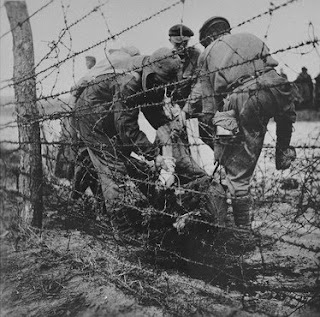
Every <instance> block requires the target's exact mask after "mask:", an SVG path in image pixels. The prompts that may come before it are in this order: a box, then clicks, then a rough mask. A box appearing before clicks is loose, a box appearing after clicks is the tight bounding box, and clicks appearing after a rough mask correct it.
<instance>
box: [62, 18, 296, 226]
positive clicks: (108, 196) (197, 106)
mask: <svg viewBox="0 0 320 317" xmlns="http://www.w3.org/2000/svg"><path fill="white" fill-rule="evenodd" d="M192 36H194V32H193V31H192V30H191V29H190V28H188V27H187V26H185V25H182V24H177V25H174V26H173V27H171V28H170V30H169V41H170V43H171V44H172V46H173V47H172V48H160V49H158V50H156V51H155V52H154V53H153V54H151V55H150V56H145V55H141V54H140V52H139V50H138V49H136V48H135V47H125V48H121V49H119V50H112V51H111V52H110V55H108V56H107V57H106V59H104V60H102V61H101V62H98V63H97V64H96V65H95V66H94V67H93V68H91V69H90V70H89V72H88V73H87V74H86V75H85V76H84V77H83V78H82V79H81V80H80V81H79V82H78V83H77V85H76V86H74V87H72V89H71V95H72V96H71V99H70V106H71V107H72V109H73V111H72V116H71V117H70V118H68V127H67V128H66V127H63V133H62V134H63V138H64V139H65V140H68V141H70V140H71V143H72V142H74V144H76V146H74V147H73V148H72V151H69V152H68V151H66V149H63V151H60V152H59V153H60V154H59V153H58V155H60V156H61V155H62V154H61V153H64V155H65V156H67V157H68V159H69V160H71V161H74V162H75V167H72V171H71V172H70V173H69V175H70V177H71V176H73V183H74V189H75V190H74V194H73V197H74V198H77V197H79V195H81V194H82V193H83V192H84V191H85V189H86V187H88V186H91V189H92V191H93V192H94V193H95V194H97V193H98V192H99V190H100V192H101V194H102V196H103V200H104V205H105V209H106V212H107V213H116V212H117V210H120V209H121V206H122V204H123V202H124V201H125V195H126V188H125V187H126V185H125V184H127V183H128V179H130V181H131V182H133V183H134V184H135V186H136V188H138V189H139V190H140V191H141V192H142V193H143V194H144V195H145V196H146V197H147V198H148V199H149V201H150V203H151V204H153V203H154V202H155V195H156V194H157V191H158V190H159V183H158V182H155V181H154V178H153V177H154V174H155V172H158V173H160V174H161V172H162V171H164V172H167V174H169V175H171V176H172V175H174V177H171V181H170V177H169V178H168V177H167V178H165V180H164V182H163V183H162V185H164V188H168V187H170V186H174V182H175V179H178V180H179V186H184V185H186V186H189V184H193V183H196V184H197V186H196V189H197V191H198V192H200V194H201V195H202V197H203V198H204V199H202V200H203V201H204V202H205V206H206V208H207V211H208V212H209V214H210V215H211V216H212V220H213V222H215V223H217V224H219V225H225V217H224V216H225V214H226V210H227V204H226V197H227V196H228V195H229V197H231V202H232V209H233V217H234V224H235V226H236V227H238V228H241V229H244V230H250V228H251V216H250V205H251V202H250V190H249V187H250V181H251V178H252V175H253V172H254V169H255V166H256V164H257V161H258V158H259V155H260V153H261V150H262V146H263V140H264V136H265V133H266V131H267V124H268V121H269V119H270V118H274V120H275V121H276V124H277V129H276V133H277V140H276V151H275V163H276V168H277V169H278V170H283V169H287V168H289V167H290V164H291V162H292V161H293V160H294V159H295V150H294V148H292V147H291V146H290V140H291V133H292V124H293V123H294V122H295V118H296V114H295V109H294V103H293V96H292V86H291V84H290V83H289V82H288V81H287V80H286V79H285V78H283V77H282V76H280V75H279V74H278V73H277V72H276V70H275V67H276V66H277V65H278V63H277V61H276V60H274V59H273V58H272V56H271V55H270V53H269V49H268V47H267V46H266V44H265V43H264V42H263V41H262V40H260V39H259V38H258V37H256V36H255V35H253V34H249V33H234V34H233V33H231V27H230V24H229V22H228V20H227V19H225V18H224V17H212V18H210V19H208V20H207V21H205V22H204V24H203V26H202V27H201V29H200V30H199V42H200V43H201V45H202V46H203V47H204V51H203V52H200V51H199V50H198V49H197V48H195V47H192V46H188V44H189V40H190V38H191V37H192ZM140 112H142V113H143V114H144V116H145V118H146V119H147V121H148V122H149V123H150V125H151V126H152V127H153V128H154V129H155V131H156V137H155V140H154V141H151V140H150V138H148V137H147V135H146V134H145V133H144V132H143V131H142V130H141V129H140V126H139V113H140ZM192 118H197V120H198V122H199V128H200V136H201V138H202V140H203V141H204V142H205V143H207V144H208V145H209V146H210V147H211V148H212V149H213V151H214V155H215V160H216V162H218V163H219V164H220V166H221V167H222V168H223V170H224V172H225V179H224V182H223V184H221V183H220V180H219V179H218V178H217V177H215V175H214V174H213V175H208V174H207V173H206V171H205V170H204V169H203V168H202V167H201V166H199V164H198V163H197V162H196V161H195V159H194V158H193V157H192V156H191V155H190V151H189V143H188V137H187V132H186V128H185V126H186V123H187V122H188V120H190V119H192ZM72 140H73V141H72ZM74 140H76V142H75V141H74ZM71 152H72V153H73V154H72V153H71ZM132 153H134V154H135V155H132ZM72 155H73V156H72ZM58 161H59V157H58ZM57 167H58V165H57ZM58 169H59V168H58ZM57 174H59V173H57ZM96 179H98V180H99V181H98V182H95V181H94V180H96ZM199 184H201V186H200V185H199ZM188 188H191V187H190V186H189V187H188ZM195 192H196V191H195ZM227 193H228V195H227ZM189 203H190V200H188V204H189Z"/></svg>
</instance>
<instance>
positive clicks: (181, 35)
mask: <svg viewBox="0 0 320 317" xmlns="http://www.w3.org/2000/svg"><path fill="white" fill-rule="evenodd" d="M193 35H194V33H193V31H192V30H191V29H190V28H188V27H187V26H185V25H183V24H176V25H174V26H172V27H171V28H170V29H169V41H170V43H171V44H172V45H173V47H174V49H175V50H176V51H177V53H178V55H179V57H180V58H181V61H182V68H181V70H180V71H179V73H178V81H179V82H180V81H183V82H181V83H179V84H178V85H177V86H176V90H175V92H174V96H173V97H174V98H173V99H174V100H176V102H177V103H178V104H179V105H180V106H183V105H184V104H185V99H187V98H188V96H189V94H190V92H191V86H192V84H194V83H195V82H196V69H197V63H198V58H199V55H200V51H199V50H198V49H197V48H195V47H192V46H188V43H189V40H190V38H191V37H192V36H193Z"/></svg>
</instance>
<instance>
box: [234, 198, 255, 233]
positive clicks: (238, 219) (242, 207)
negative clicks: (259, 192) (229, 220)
mask: <svg viewBox="0 0 320 317" xmlns="http://www.w3.org/2000/svg"><path fill="white" fill-rule="evenodd" d="M250 206H251V199H250V197H249V196H243V197H239V198H233V199H232V208H233V217H234V222H235V225H236V226H237V227H239V228H242V229H248V230H249V229H251V220H250V212H249V209H250Z"/></svg>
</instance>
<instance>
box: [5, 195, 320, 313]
mask: <svg viewBox="0 0 320 317" xmlns="http://www.w3.org/2000/svg"><path fill="white" fill-rule="evenodd" d="M51 190H52V189H51ZM10 196H11V195H10V194H6V196H3V197H2V201H4V202H5V203H4V204H3V205H2V208H4V209H5V210H6V211H7V212H8V211H10V213H11V214H10V215H9V216H8V213H7V212H6V213H2V216H3V215H4V214H5V215H7V216H6V217H5V219H4V220H5V222H3V227H2V230H1V316H12V317H16V316H80V317H81V316H86V317H89V316H90V317H91V316H242V317H245V316H296V317H297V316H299V317H303V316H310V317H315V316H319V314H320V307H319V264H318V260H319V258H318V256H319V244H318V242H319V238H320V233H319V230H315V229H314V228H313V229H312V228H309V230H307V231H308V232H306V227H305V225H304V226H303V227H301V226H300V227H299V225H297V224H292V223H290V221H287V220H288V219H286V218H288V213H290V208H289V207H288V206H287V208H286V205H285V204H282V203H280V204H278V205H274V206H273V207H272V208H274V209H275V210H278V212H279V211H280V210H281V211H282V214H281V217H280V218H281V219H283V223H282V224H280V223H279V222H278V220H277V221H276V222H273V221H272V214H273V213H272V212H268V213H267V214H268V215H269V216H270V217H271V219H269V220H270V221H265V220H266V219H263V217H260V216H259V213H260V212H261V214H262V215H265V214H266V212H265V210H263V209H264V208H265V207H259V208H258V209H257V214H258V216H257V221H256V222H255V225H256V226H257V228H259V229H257V230H259V231H260V232H261V233H262V234H263V235H264V237H265V238H263V239H261V240H260V244H259V245H258V246H257V247H256V248H255V249H254V250H253V251H252V252H247V253H239V254H236V253H233V254H231V253H230V254H228V253H227V252H226V253H225V254H220V255H218V257H217V255H216V254H215V250H214V246H213V247H212V245H211V248H209V249H208V248H205V247H204V248H203V249H201V250H200V251H199V250H197V249H194V246H195V245H194V244H193V242H192V240H187V239H186V240H184V242H185V243H186V244H188V243H189V244H190V248H191V249H192V250H193V252H194V254H196V253H197V255H196V256H191V257H190V258H188V257H184V256H183V255H181V253H180V254H178V253H176V252H170V251H168V249H166V248H164V247H163V246H159V245H157V246H156V248H154V249H151V248H148V246H147V245H146V244H145V243H146V241H147V239H146V237H145V235H143V234H139V233H130V234H120V233H119V232H117V231H115V230H113V229H112V228H111V227H110V225H108V223H107V222H105V221H104V219H103V218H102V217H100V218H96V217H92V216H90V214H89V216H88V210H87V209H86V205H85V204H84V205H82V206H76V205H72V206H66V205H64V206H65V207H64V208H61V206H60V207H59V205H58V204H57V202H58V200H57V198H53V197H56V195H54V196H53V197H52V195H51V196H49V195H48V197H49V200H51V202H50V203H49V202H48V201H46V213H45V219H46V220H45V224H44V230H42V231H41V232H37V231H36V230H35V229H32V228H30V227H26V226H22V225H21V224H20V223H19V221H17V220H16V219H14V218H13V217H12V215H14V214H15V211H16V210H17V207H18V202H19V199H17V198H16V197H10ZM50 197H51V198H50ZM53 200H54V202H53ZM268 209H270V208H268ZM275 210H273V212H274V211H275ZM305 216H306V215H305ZM277 219H279V218H277ZM266 223H268V226H266V225H265V224H266ZM285 224H287V225H288V226H289V227H290V226H291V228H289V229H290V230H288V228H286V227H285ZM277 234H278V236H277ZM268 236H271V237H272V238H267V237H268ZM183 239H185V238H183ZM209 240H210V239H209ZM202 242H203V241H202ZM203 243H204V242H203ZM198 246H199V245H198ZM221 250H222V249H220V251H221ZM201 252H203V253H204V254H203V255H201ZM211 253H212V254H211ZM213 254H215V256H213V257H212V258H211V255H213ZM189 255H190V254H189ZM228 257H230V259H228ZM195 259H196V260H195ZM208 259H209V260H208ZM217 259H218V261H217Z"/></svg>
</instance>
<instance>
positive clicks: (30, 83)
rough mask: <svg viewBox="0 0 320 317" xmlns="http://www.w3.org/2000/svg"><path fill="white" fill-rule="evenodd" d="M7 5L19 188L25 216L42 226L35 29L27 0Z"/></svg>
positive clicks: (8, 2) (24, 218)
mask: <svg viewBox="0 0 320 317" xmlns="http://www.w3.org/2000/svg"><path fill="white" fill-rule="evenodd" d="M5 7H6V10H7V15H8V19H9V22H10V27H11V32H12V37H13V56H14V70H13V83H14V92H15V98H16V112H17V122H18V129H19V144H20V151H21V161H20V173H21V174H20V180H19V191H20V193H22V195H23V197H24V206H23V210H22V213H21V218H22V219H23V220H24V221H26V222H27V223H29V224H31V225H33V226H36V227H39V228H41V226H42V212H43V201H42V191H43V190H42V188H43V173H42V159H41V143H40V128H39V122H38V121H37V119H38V118H39V110H38V107H37V102H36V100H37V95H36V79H35V70H34V51H33V39H32V32H31V26H30V21H29V15H28V10H27V5H26V2H25V1H24V0H14V1H10V0H9V1H5Z"/></svg>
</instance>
